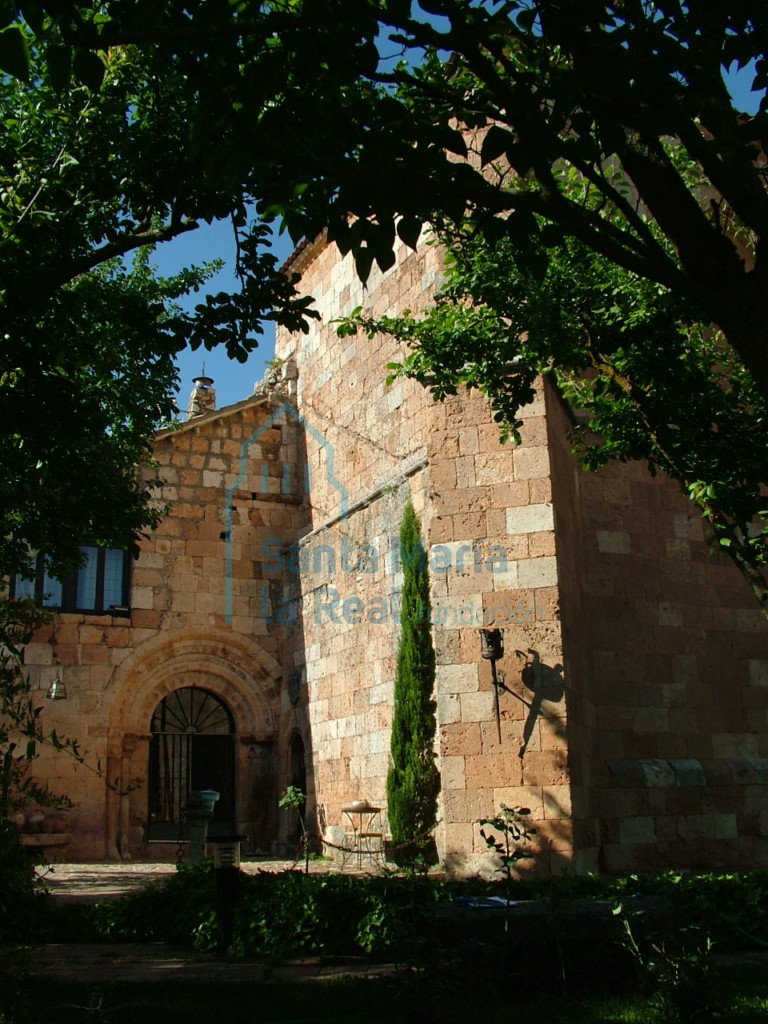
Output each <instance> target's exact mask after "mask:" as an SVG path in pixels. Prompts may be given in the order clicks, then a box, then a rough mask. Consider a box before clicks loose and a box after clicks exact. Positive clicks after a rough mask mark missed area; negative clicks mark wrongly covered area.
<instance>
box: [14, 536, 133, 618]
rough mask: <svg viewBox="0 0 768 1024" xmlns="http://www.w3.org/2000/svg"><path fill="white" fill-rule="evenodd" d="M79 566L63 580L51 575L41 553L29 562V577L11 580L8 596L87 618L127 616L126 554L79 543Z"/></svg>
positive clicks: (128, 577)
mask: <svg viewBox="0 0 768 1024" xmlns="http://www.w3.org/2000/svg"><path fill="white" fill-rule="evenodd" d="M80 554H81V556H82V564H81V566H80V567H79V568H78V569H75V570H74V571H73V572H71V573H69V575H68V576H67V577H66V578H65V579H63V580H59V579H56V578H55V577H53V576H51V575H50V573H49V572H48V569H47V568H46V564H45V556H44V555H43V553H42V552H40V553H39V554H37V555H35V557H34V558H33V559H32V560H31V561H30V565H29V568H30V574H31V578H29V579H25V578H24V577H23V576H21V575H16V576H14V577H13V578H12V579H11V597H15V598H30V599H31V600H37V601H39V603H40V604H42V605H43V607H44V608H58V609H59V611H62V612H80V613H82V614H85V615H87V614H90V615H127V614H128V612H129V610H130V607H129V605H130V570H131V560H130V555H129V554H128V552H127V551H120V550H119V549H117V548H100V547H97V546H96V545H95V544H83V546H82V547H81V548H80Z"/></svg>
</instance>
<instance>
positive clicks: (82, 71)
mask: <svg viewBox="0 0 768 1024" xmlns="http://www.w3.org/2000/svg"><path fill="white" fill-rule="evenodd" d="M72 67H73V70H74V73H75V78H77V80H78V81H79V82H82V83H83V85H85V86H87V88H89V89H90V90H91V91H92V92H98V91H99V89H100V88H101V83H102V82H103V81H104V71H105V68H104V64H103V62H102V61H101V60H100V59H99V57H97V56H96V54H95V53H92V52H91V51H90V50H76V51H75V56H74V60H73V61H72Z"/></svg>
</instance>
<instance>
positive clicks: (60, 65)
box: [46, 43, 72, 92]
mask: <svg viewBox="0 0 768 1024" xmlns="http://www.w3.org/2000/svg"><path fill="white" fill-rule="evenodd" d="M46 56H47V59H48V77H49V78H50V81H51V85H52V86H53V88H54V89H55V90H56V92H63V91H64V89H66V87H67V86H68V85H69V80H70V77H71V76H72V47H71V46H63V45H59V44H58V43H52V44H51V45H50V46H49V47H48V50H47V53H46Z"/></svg>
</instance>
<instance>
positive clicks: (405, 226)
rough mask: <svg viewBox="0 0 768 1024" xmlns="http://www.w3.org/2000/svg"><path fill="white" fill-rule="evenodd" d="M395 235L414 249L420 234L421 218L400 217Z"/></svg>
mask: <svg viewBox="0 0 768 1024" xmlns="http://www.w3.org/2000/svg"><path fill="white" fill-rule="evenodd" d="M397 235H398V238H400V239H402V241H403V242H405V244H406V245H407V246H408V248H409V249H415V248H416V246H417V245H418V242H419V238H420V236H421V220H420V219H419V218H418V217H401V218H400V220H399V221H398V222H397Z"/></svg>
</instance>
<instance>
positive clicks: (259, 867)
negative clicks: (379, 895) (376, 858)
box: [38, 858, 366, 903]
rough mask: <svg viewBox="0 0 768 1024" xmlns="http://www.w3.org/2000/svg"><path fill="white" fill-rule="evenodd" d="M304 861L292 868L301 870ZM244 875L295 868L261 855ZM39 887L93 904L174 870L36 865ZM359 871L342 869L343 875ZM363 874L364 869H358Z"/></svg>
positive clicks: (323, 864)
mask: <svg viewBox="0 0 768 1024" xmlns="http://www.w3.org/2000/svg"><path fill="white" fill-rule="evenodd" d="M303 866H304V864H303V861H302V862H301V864H298V865H295V870H297V871H300V870H303ZM240 867H241V869H242V870H243V871H244V872H245V873H246V874H258V872H260V871H271V872H277V871H288V870H290V869H291V868H292V867H294V862H293V861H291V860H274V859H271V858H261V859H259V860H246V861H243V862H242V864H241V865H240ZM338 870H339V866H338V864H337V863H336V862H335V861H331V860H313V861H310V862H309V872H310V874H323V873H327V872H329V871H338ZM38 871H39V876H38V887H39V888H40V889H46V890H47V891H48V892H49V893H50V894H51V896H53V897H54V898H55V899H56V900H59V901H60V902H62V903H95V902H96V901H97V900H112V899H118V898H119V897H120V896H125V895H126V894H127V893H129V892H133V891H135V890H136V889H142V888H144V886H146V885H149V884H151V883H153V882H162V881H163V879H166V878H170V877H172V876H173V875H174V874H175V872H176V865H175V864H159V863H149V862H147V863H143V862H142V863H120V864H117V863H104V864H52V865H50V866H48V867H45V868H39V869H38ZM350 873H358V872H356V871H355V872H351V871H350V870H349V869H345V874H350ZM359 873H362V874H365V873H366V872H359Z"/></svg>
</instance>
